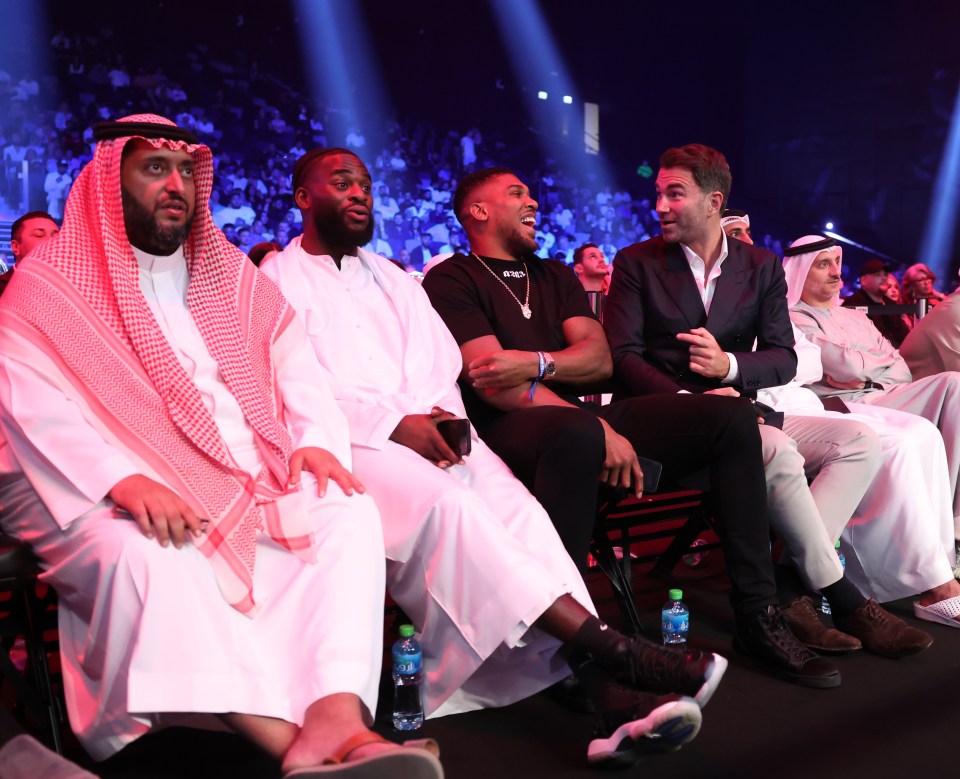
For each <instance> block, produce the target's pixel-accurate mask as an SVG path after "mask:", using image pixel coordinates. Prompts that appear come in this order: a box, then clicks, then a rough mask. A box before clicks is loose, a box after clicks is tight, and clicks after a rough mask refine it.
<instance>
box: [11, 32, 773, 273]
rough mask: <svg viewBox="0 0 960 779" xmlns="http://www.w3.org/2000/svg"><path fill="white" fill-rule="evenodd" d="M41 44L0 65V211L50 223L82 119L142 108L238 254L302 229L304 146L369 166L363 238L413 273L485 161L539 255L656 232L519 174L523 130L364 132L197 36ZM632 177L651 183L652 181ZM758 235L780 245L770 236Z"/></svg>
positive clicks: (632, 213)
mask: <svg viewBox="0 0 960 779" xmlns="http://www.w3.org/2000/svg"><path fill="white" fill-rule="evenodd" d="M50 50H51V55H52V56H51V59H50V62H51V68H52V70H51V72H49V73H46V74H43V75H40V74H32V73H28V72H5V71H2V70H0V103H3V104H5V106H6V107H7V109H8V110H5V111H4V114H3V115H4V119H3V121H2V124H0V149H2V150H3V172H4V175H3V177H2V180H0V197H2V198H3V199H4V201H5V202H6V205H7V211H8V212H9V213H10V214H11V215H12V216H16V215H18V214H21V213H24V212H27V211H33V210H43V211H47V212H49V213H50V214H51V215H52V216H53V217H54V218H55V219H58V220H59V219H60V218H61V217H62V209H63V204H64V202H65V200H66V196H67V194H68V193H69V190H70V185H71V183H72V182H73V180H74V179H75V178H76V176H77V173H78V172H79V171H80V169H81V168H82V166H83V165H84V164H86V162H88V161H89V159H90V158H91V155H92V149H93V137H92V130H91V127H92V125H93V124H94V123H96V122H97V121H101V120H105V119H113V118H116V117H118V116H123V115H127V114H132V113H138V112H149V113H157V114H160V115H163V116H168V117H170V118H171V119H174V120H175V121H176V122H177V123H178V124H179V125H181V126H184V127H188V128H190V129H192V130H194V131H195V132H196V133H197V134H198V135H199V136H200V137H201V139H203V140H204V141H205V142H207V143H210V144H211V145H212V146H213V147H214V149H215V150H216V154H215V158H216V161H217V169H216V178H215V187H214V192H213V197H212V203H211V207H212V210H213V212H214V217H215V220H216V222H217V224H218V225H219V226H220V227H221V229H223V231H224V232H225V233H226V235H227V236H228V238H229V239H230V240H231V241H232V242H234V243H235V244H237V245H238V246H240V247H241V248H242V249H243V250H244V251H246V252H248V253H249V251H250V250H251V249H252V248H253V247H254V246H256V245H257V244H259V243H261V242H275V243H277V244H279V245H280V246H281V247H283V246H285V245H286V244H287V242H288V241H289V240H290V239H291V238H294V237H295V236H297V235H299V234H300V232H301V226H300V214H299V211H298V210H297V209H296V208H294V207H293V202H292V192H291V175H292V170H293V163H294V162H295V161H296V159H297V158H298V157H299V156H300V155H301V154H302V153H303V152H304V151H306V150H307V149H310V148H313V147H316V146H343V147H346V148H348V149H350V150H352V151H354V152H355V153H356V154H358V155H359V156H360V157H361V158H362V159H364V160H365V162H366V163H367V165H368V166H369V167H370V170H371V173H372V174H373V176H374V197H375V202H374V210H375V217H376V220H377V228H376V234H375V236H374V239H373V241H372V242H371V244H370V245H369V246H368V247H367V248H369V249H372V250H374V251H376V252H378V253H380V254H383V255H385V256H388V257H391V258H394V259H397V260H398V261H400V262H401V263H402V264H403V265H405V266H406V267H408V268H409V269H411V270H421V269H422V267H423V265H424V264H425V263H426V262H427V261H428V260H429V259H430V258H431V257H433V256H436V255H438V254H444V253H452V252H456V251H460V250H464V249H467V248H469V247H467V245H466V240H465V238H464V236H463V232H462V230H461V228H460V226H459V224H458V223H457V221H456V219H455V218H454V214H453V211H452V209H451V203H450V200H451V196H452V193H453V191H454V189H456V184H457V181H458V179H459V178H460V177H462V176H463V175H464V174H466V173H469V172H470V171H472V170H474V169H476V168H478V167H484V166H486V165H489V164H505V165H510V166H514V167H517V168H519V169H520V170H522V171H523V174H524V176H525V180H527V181H529V182H530V186H531V189H532V192H533V194H534V196H535V197H536V198H537V200H538V201H539V203H540V216H539V219H538V242H539V244H540V251H539V254H540V256H542V257H544V258H554V259H562V260H563V261H564V262H566V263H568V264H571V263H572V262H573V251H574V249H576V248H577V247H578V246H580V245H581V244H583V243H584V242H587V241H590V242H592V243H595V244H597V245H598V246H599V247H600V248H601V249H602V250H603V252H604V254H605V255H606V256H607V257H608V258H610V259H612V258H613V256H614V255H615V254H616V251H617V250H618V249H619V248H621V247H623V246H626V245H629V244H631V243H635V242H637V241H642V240H645V239H646V238H648V237H652V236H654V235H657V234H658V233H659V222H658V219H657V215H656V212H655V211H654V209H653V205H652V203H651V200H650V199H648V198H647V197H638V196H637V193H635V192H628V191H626V190H625V189H617V188H615V187H611V186H606V185H602V184H601V183H599V182H597V183H595V184H594V186H583V182H580V181H577V180H575V179H574V178H573V177H572V176H571V175H570V174H569V173H568V172H566V171H565V170H564V166H563V165H562V164H560V163H558V162H557V161H556V160H553V159H546V160H545V161H544V162H543V164H541V165H539V166H538V167H537V168H536V169H534V170H530V169H529V168H530V162H529V161H530V159H532V158H535V155H533V154H530V153H528V146H526V145H525V139H520V138H506V137H503V136H501V135H499V134H498V133H497V132H496V131H495V130H490V129H487V128H484V129H482V130H481V129H478V128H477V127H470V128H460V129H453V128H449V127H446V128H445V127H442V126H441V124H440V123H439V121H433V122H431V121H424V120H423V119H422V118H418V119H417V120H415V121H414V120H413V119H412V118H410V117H398V118H395V119H392V120H390V121H389V122H387V123H386V125H385V127H383V128H378V130H379V133H378V139H377V142H375V141H374V140H373V139H368V138H367V137H365V135H364V132H363V131H362V130H361V129H360V128H358V127H357V126H354V125H353V124H350V123H349V120H347V119H346V118H345V116H344V115H343V113H342V112H341V111H340V110H338V109H337V108H336V107H331V106H328V105H320V104H318V103H317V102H316V101H314V100H311V99H310V98H308V97H306V96H304V95H303V94H302V93H301V92H299V91H298V90H297V89H296V88H295V87H294V86H292V85H290V84H288V83H285V82H284V81H282V80H281V79H280V78H278V77H277V76H275V75H273V74H271V73H270V72H268V71H267V70H265V69H262V68H261V67H259V66H258V65H257V64H256V63H255V62H251V61H250V60H249V59H248V58H247V57H246V56H245V55H244V53H243V52H240V51H235V50H231V49H226V50H215V49H214V48H213V47H208V46H206V45H198V46H196V47H194V48H193V49H192V50H188V51H186V52H184V53H183V56H182V57H181V58H180V59H179V60H178V61H177V62H176V63H174V62H172V61H171V63H170V64H169V66H168V67H166V68H160V67H156V68H148V67H141V66H132V65H131V64H129V62H130V58H129V57H125V56H124V55H123V54H114V53H110V54H107V52H117V51H122V50H123V41H119V40H116V39H115V38H114V36H113V35H112V33H111V31H110V30H108V29H103V30H101V31H100V33H99V34H97V35H81V34H73V35H68V34H66V33H64V32H57V33H56V34H55V35H54V36H53V38H52V39H51V41H50ZM175 68H176V70H175ZM24 163H26V167H27V169H28V176H27V178H26V180H27V181H28V189H27V192H26V199H25V200H24V198H23V197H22V195H23V192H22V187H23V184H22V181H23V179H22V171H23V166H24ZM637 186H638V188H644V187H646V188H649V189H652V185H651V184H650V182H644V183H643V184H640V183H639V182H638V185H637ZM643 194H646V193H643ZM760 243H761V244H762V245H766V246H767V248H769V249H771V250H772V251H774V252H776V253H778V254H779V253H780V251H781V250H782V244H781V243H780V241H778V240H776V239H774V238H772V237H771V236H769V235H767V236H764V237H763V238H762V239H761V240H760ZM7 259H9V257H8V258H7Z"/></svg>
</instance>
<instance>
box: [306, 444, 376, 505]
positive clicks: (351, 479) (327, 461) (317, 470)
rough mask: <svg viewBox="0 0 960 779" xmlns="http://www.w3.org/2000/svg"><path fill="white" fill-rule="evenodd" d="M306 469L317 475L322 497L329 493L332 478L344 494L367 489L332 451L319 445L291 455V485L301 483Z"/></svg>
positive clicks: (318, 487) (319, 491)
mask: <svg viewBox="0 0 960 779" xmlns="http://www.w3.org/2000/svg"><path fill="white" fill-rule="evenodd" d="M304 470H307V471H310V473H312V474H313V475H314V476H315V477H316V479H317V495H318V496H319V497H321V498H322V497H323V496H324V495H326V494H327V484H328V483H329V481H330V480H331V479H333V481H334V482H335V483H336V484H338V485H339V486H340V489H341V490H343V493H344V495H353V493H354V492H361V493H362V492H364V491H365V489H366V488H365V487H364V486H363V483H362V482H361V481H360V479H358V478H357V477H356V476H354V475H353V474H352V473H351V472H350V471H348V470H347V469H346V468H344V467H343V465H341V463H340V461H339V460H338V459H337V458H336V457H335V456H334V455H333V454H332V453H331V452H328V451H327V450H326V449H321V448H320V447H318V446H305V447H303V448H302V449H297V451H295V452H294V453H293V454H292V455H291V456H290V479H289V481H288V484H289V486H291V487H293V486H294V485H297V484H299V483H300V473H301V472H302V471H304Z"/></svg>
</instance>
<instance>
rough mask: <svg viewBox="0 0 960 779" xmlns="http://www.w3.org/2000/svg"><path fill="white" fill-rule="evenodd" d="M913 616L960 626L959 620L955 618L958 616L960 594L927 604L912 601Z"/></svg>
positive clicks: (956, 626) (959, 613) (959, 611)
mask: <svg viewBox="0 0 960 779" xmlns="http://www.w3.org/2000/svg"><path fill="white" fill-rule="evenodd" d="M913 616H915V617H916V618H917V619H925V620H926V621H927V622H939V623H940V624H941V625H949V626H950V627H952V628H960V622H958V621H957V620H956V619H955V617H960V595H954V596H953V597H952V598H945V599H944V600H938V601H937V602H936V603H931V604H930V605H929V606H921V605H920V601H914V602H913Z"/></svg>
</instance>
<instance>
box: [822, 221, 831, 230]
mask: <svg viewBox="0 0 960 779" xmlns="http://www.w3.org/2000/svg"><path fill="white" fill-rule="evenodd" d="M824 227H825V228H826V229H827V230H832V229H833V222H827V223H826V224H825V225H824Z"/></svg>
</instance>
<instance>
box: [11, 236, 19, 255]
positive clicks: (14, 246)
mask: <svg viewBox="0 0 960 779" xmlns="http://www.w3.org/2000/svg"><path fill="white" fill-rule="evenodd" d="M10 251H11V252H13V256H14V257H19V256H20V241H19V240H18V239H16V238H11V239H10Z"/></svg>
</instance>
